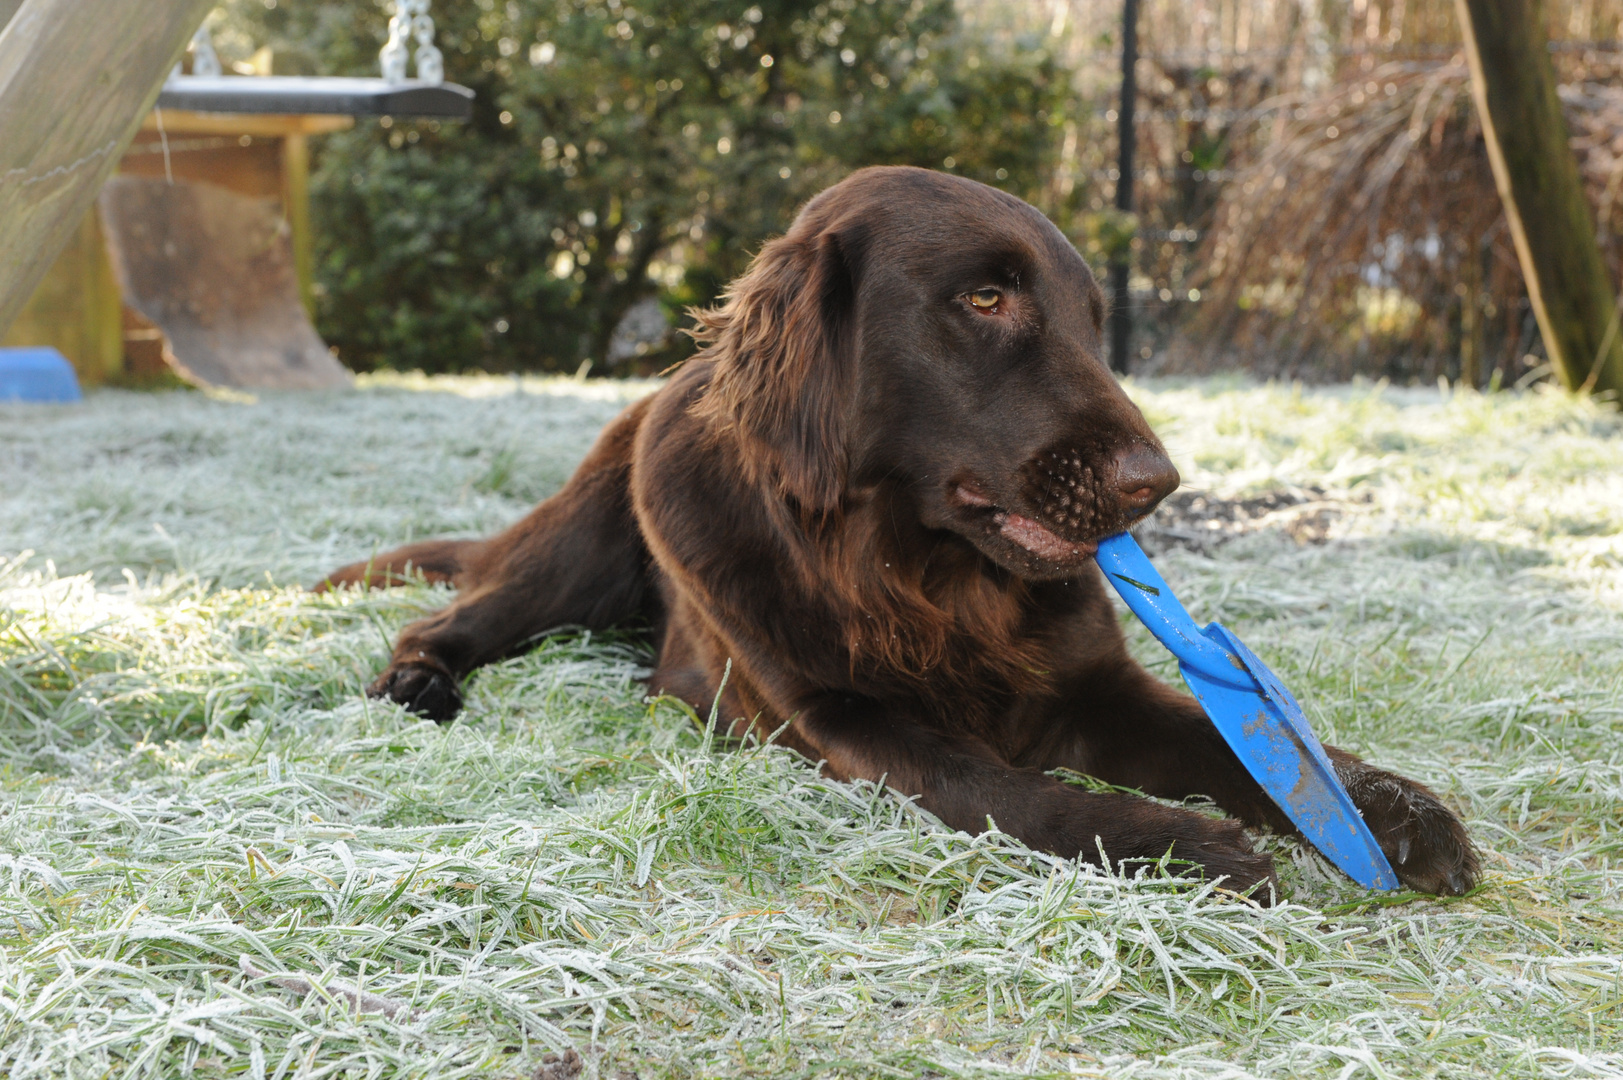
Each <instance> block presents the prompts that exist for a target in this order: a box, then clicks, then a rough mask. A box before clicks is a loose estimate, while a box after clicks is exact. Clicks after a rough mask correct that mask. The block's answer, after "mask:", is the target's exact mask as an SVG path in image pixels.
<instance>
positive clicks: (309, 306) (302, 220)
mask: <svg viewBox="0 0 1623 1080" xmlns="http://www.w3.org/2000/svg"><path fill="white" fill-rule="evenodd" d="M282 216H283V217H285V218H286V219H287V227H288V233H289V236H288V239H289V240H291V241H292V243H293V272H294V274H295V275H296V276H297V277H298V279H299V300H300V301H301V302H302V303H303V304H304V310H305V311H306V312H307V313H308V314H309V316H310V317H311V318H312V319H313V318H315V315H316V292H315V290H316V253H315V244H314V243H313V242H312V240H313V238H312V237H311V235H310V140H309V139H308V138H307V137H306V136H304V135H289V136H287V137H286V138H284V139H283V140H282Z"/></svg>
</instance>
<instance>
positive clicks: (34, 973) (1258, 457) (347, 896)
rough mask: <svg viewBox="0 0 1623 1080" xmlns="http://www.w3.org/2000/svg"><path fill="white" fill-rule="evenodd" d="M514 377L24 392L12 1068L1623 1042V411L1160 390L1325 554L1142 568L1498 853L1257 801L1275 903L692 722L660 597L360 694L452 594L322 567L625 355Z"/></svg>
mask: <svg viewBox="0 0 1623 1080" xmlns="http://www.w3.org/2000/svg"><path fill="white" fill-rule="evenodd" d="M514 389H515V386H514V383H513V381H512V380H511V379H496V378H491V379H462V380H448V379H427V380H425V379H400V378H395V379H388V380H381V379H380V380H368V381H363V384H362V388H361V390H360V391H359V392H356V393H352V394H344V395H330V396H322V395H300V396H288V397H279V396H268V395H267V396H264V397H262V398H260V399H259V400H257V401H248V400H244V399H240V398H238V399H217V398H208V397H205V396H203V395H199V394H172V395H138V394H125V393H113V392H107V393H98V394H94V395H92V396H91V398H90V399H89V400H88V401H87V402H86V404H85V405H83V406H82V407H79V408H76V409H50V408H46V409H22V408H19V407H10V408H4V409H0V558H3V559H4V562H3V563H0V1071H3V1072H5V1073H6V1074H7V1075H10V1076H14V1077H69V1076H72V1077H78V1076H98V1077H99V1076H118V1077H146V1076H151V1077H169V1076H181V1075H193V1076H222V1077H223V1076H230V1077H253V1078H256V1080H257V1078H260V1077H265V1078H271V1077H280V1078H288V1077H294V1076H309V1077H315V1076H339V1075H343V1076H368V1077H372V1076H378V1077H381V1076H391V1077H392V1076H413V1077H418V1076H432V1077H435V1078H436V1080H440V1078H450V1077H460V1076H497V1077H530V1076H536V1075H544V1076H548V1077H549V1080H550V1077H552V1076H557V1075H561V1074H560V1073H559V1072H558V1071H557V1067H556V1066H543V1065H542V1064H541V1063H542V1061H543V1058H544V1057H545V1056H546V1055H547V1054H549V1053H550V1054H557V1053H561V1052H562V1051H564V1050H565V1049H567V1048H573V1049H575V1050H576V1051H578V1052H579V1053H580V1055H581V1062H582V1072H581V1074H580V1075H582V1076H587V1077H602V1078H611V1077H626V1076H631V1075H635V1076H639V1077H643V1078H651V1077H664V1076H671V1077H690V1076H718V1077H719V1076H726V1077H732V1076H746V1075H759V1076H811V1075H819V1076H848V1077H874V1076H898V1077H913V1076H921V1075H942V1076H965V1077H982V1076H1005V1075H1017V1076H1089V1077H1112V1078H1114V1077H1143V1078H1157V1080H1160V1078H1186V1077H1187V1078H1194V1077H1281V1078H1284V1077H1303V1076H1326V1077H1353V1076H1372V1077H1411V1076H1413V1077H1422V1076H1438V1077H1477V1076H1484V1075H1504V1076H1514V1077H1590V1076H1620V1075H1623V1041H1620V1038H1619V1030H1618V1025H1619V1010H1620V1008H1623V921H1620V920H1623V870H1620V869H1619V868H1616V867H1613V865H1612V861H1613V860H1614V859H1616V858H1617V857H1618V854H1617V853H1618V850H1619V846H1620V841H1619V829H1620V821H1619V810H1618V807H1619V805H1620V803H1619V799H1620V796H1623V750H1620V740H1619V729H1620V726H1623V596H1620V576H1619V575H1620V569H1619V567H1620V565H1623V438H1620V437H1623V424H1620V422H1619V420H1618V418H1617V417H1616V416H1615V415H1614V414H1612V413H1610V412H1608V411H1606V410H1605V409H1604V408H1602V407H1597V406H1594V405H1592V404H1588V403H1582V402H1573V401H1569V400H1567V399H1565V398H1562V397H1559V396H1556V395H1546V394H1539V393H1533V394H1526V395H1518V396H1511V395H1504V396H1499V397H1494V398H1482V397H1478V396H1476V395H1471V394H1462V395H1442V394H1438V393H1434V392H1425V393H1417V392H1404V393H1394V392H1392V391H1387V390H1383V389H1382V388H1379V387H1367V386H1366V387H1352V388H1341V389H1339V390H1335V391H1326V392H1298V391H1293V390H1291V389H1289V388H1274V387H1256V386H1250V385H1246V384H1239V383H1233V384H1230V383H1222V382H1215V381H1207V382H1196V383H1172V382H1157V383H1152V384H1147V385H1146V384H1140V385H1137V386H1135V387H1133V393H1134V395H1135V396H1136V397H1137V399H1138V400H1139V401H1140V402H1141V404H1142V405H1143V406H1144V407H1145V409H1146V411H1147V412H1148V413H1149V415H1150V416H1151V418H1152V420H1154V421H1155V422H1156V423H1157V425H1158V426H1159V428H1160V429H1161V430H1162V431H1163V432H1164V433H1165V434H1166V436H1167V441H1168V444H1169V446H1170V447H1171V449H1172V450H1173V452H1174V456H1175V458H1176V459H1177V461H1178V464H1179V466H1180V468H1181V469H1182V470H1183V472H1184V475H1185V478H1186V481H1187V482H1189V483H1191V484H1194V485H1197V486H1200V487H1202V488H1205V489H1207V490H1209V491H1211V492H1212V493H1214V494H1216V495H1218V496H1224V497H1228V496H1236V497H1237V496H1244V495H1249V494H1255V493H1258V492H1264V491H1270V490H1278V489H1281V488H1292V487H1302V488H1306V487H1309V486H1311V487H1314V488H1322V489H1325V496H1324V498H1325V499H1327V500H1330V501H1332V502H1333V503H1334V504H1335V505H1336V506H1337V507H1338V508H1339V509H1340V511H1341V515H1340V517H1338V518H1337V519H1336V521H1335V523H1334V528H1333V534H1332V540H1331V542H1330V543H1328V544H1326V545H1323V546H1320V547H1297V546H1296V545H1295V544H1293V543H1292V542H1290V541H1289V540H1288V539H1285V538H1284V537H1283V536H1282V535H1280V534H1279V533H1278V532H1277V531H1271V530H1266V529H1265V530H1262V531H1261V532H1259V533H1257V534H1255V535H1251V536H1247V537H1244V538H1241V539H1238V540H1234V541H1232V542H1230V543H1228V544H1225V545H1223V546H1221V547H1218V548H1216V549H1214V550H1212V551H1211V552H1210V553H1209V554H1206V555H1198V554H1195V553H1192V552H1187V551H1170V552H1167V553H1165V554H1163V555H1160V556H1158V557H1157V561H1158V563H1160V564H1161V566H1162V569H1163V572H1164V573H1165V574H1166V576H1167V577H1168V579H1169V580H1171V581H1173V582H1174V583H1175V584H1176V585H1177V586H1178V588H1179V591H1180V593H1181V594H1182V595H1183V596H1184V598H1185V600H1186V601H1187V602H1189V603H1190V605H1191V606H1192V607H1193V608H1195V609H1196V612H1197V615H1205V616H1209V617H1210V616H1217V615H1221V617H1222V618H1223V619H1224V621H1225V622H1227V623H1228V624H1229V625H1230V626H1232V627H1234V628H1235V629H1236V630H1237V631H1238V632H1240V633H1241V634H1242V635H1243V636H1244V637H1245V638H1246V639H1247V641H1248V642H1249V643H1251V644H1252V645H1253V647H1255V648H1257V649H1258V651H1259V652H1261V653H1262V654H1263V655H1264V656H1266V657H1267V658H1268V659H1269V660H1270V662H1271V663H1273V664H1274V666H1275V667H1276V669H1277V670H1279V671H1280V673H1281V675H1283V676H1284V677H1285V679H1286V680H1287V682H1289V683H1290V684H1291V685H1292V686H1293V687H1294V688H1295V689H1296V691H1297V696H1298V697H1299V698H1301V699H1302V700H1303V703H1304V705H1305V706H1306V707H1307V709H1308V712H1309V714H1310V716H1311V718H1312V719H1313V721H1314V723H1315V725H1316V727H1318V728H1319V729H1320V731H1321V733H1323V734H1325V735H1326V736H1327V737H1330V738H1334V739H1336V740H1338V741H1340V742H1341V743H1342V744H1343V745H1346V746H1348V747H1350V748H1353V749H1356V750H1359V751H1360V752H1363V753H1365V754H1367V755H1368V756H1370V757H1372V758H1373V759H1375V760H1376V761H1378V762H1381V763H1383V764H1387V765H1390V766H1393V767H1396V768H1400V769H1402V770H1403V771H1406V772H1408V773H1409V774H1410V775H1413V776H1416V777H1418V778H1420V779H1422V780H1424V781H1426V782H1427V783H1429V784H1431V785H1432V786H1433V787H1434V788H1436V789H1437V790H1438V791H1439V792H1440V793H1442V794H1443V795H1444V797H1445V798H1446V799H1448V800H1449V801H1450V802H1451V803H1452V804H1454V805H1455V806H1456V807H1458V808H1460V809H1461V811H1462V812H1463V813H1464V814H1465V815H1466V816H1467V819H1468V821H1469V822H1470V827H1471V830H1472V833H1473V835H1474V836H1475V837H1476V838H1477V839H1478V840H1479V842H1480V843H1481V844H1482V846H1483V849H1484V856H1485V858H1484V862H1485V865H1486V868H1487V880H1486V884H1485V886H1484V888H1482V889H1481V890H1480V891H1479V892H1478V893H1477V894H1475V895H1473V896H1472V897H1469V898H1464V899H1452V900H1434V899H1430V898H1421V897H1414V896H1409V895H1401V896H1397V897H1378V896H1374V895H1372V894H1368V893H1365V892H1363V891H1361V890H1359V889H1358V888H1356V887H1355V886H1353V885H1352V884H1351V883H1349V882H1347V881H1346V880H1345V879H1342V878H1340V877H1338V876H1337V875H1335V874H1334V873H1333V872H1332V871H1330V870H1329V869H1328V868H1327V867H1326V865H1325V864H1324V863H1323V862H1322V861H1320V860H1319V859H1317V858H1316V857H1315V856H1313V855H1311V854H1309V853H1306V852H1304V851H1302V850H1301V849H1300V848H1298V847H1297V846H1296V845H1294V844H1292V843H1289V842H1285V841H1281V840H1278V839H1276V838H1264V839H1263V840H1262V841H1261V842H1262V843H1264V844H1265V845H1267V846H1268V847H1269V849H1270V850H1272V851H1273V852H1274V853H1275V855H1276V858H1277V859H1278V860H1279V863H1280V866H1281V870H1282V876H1283V878H1284V882H1285V886H1286V889H1287V891H1288V893H1289V896H1290V902H1288V903H1286V904H1283V905H1281V906H1279V907H1276V908H1274V909H1271V910H1266V911H1264V910H1259V909H1257V908H1255V907H1252V906H1251V905H1249V904H1246V903H1243V902H1239V901H1236V900H1235V899H1233V898H1231V897H1229V896H1227V895H1225V894H1223V893H1222V892H1220V891H1216V890H1213V889H1211V888H1210V887H1197V886H1190V885H1188V884H1186V883H1181V882H1177V881H1172V880H1167V879H1164V878H1159V877H1156V876H1155V875H1154V874H1147V875H1143V876H1141V877H1140V878H1139V879H1138V880H1135V881H1124V880H1121V879H1117V878H1112V877H1108V876H1105V875H1102V874H1099V873H1096V872H1093V871H1091V870H1089V869H1087V868H1085V867H1078V866H1076V865H1074V864H1071V863H1068V862H1065V861H1063V860H1057V859H1053V858H1051V857H1048V856H1045V855H1041V854H1036V853H1033V852H1031V851H1029V850H1026V849H1025V848H1023V847H1022V846H1021V845H1020V844H1018V843H1017V842H1015V841H1013V840H1011V839H1010V838H1007V837H1003V836H999V835H995V834H994V835H988V836H983V837H979V838H971V837H968V836H966V835H964V834H959V833H954V832H950V831H947V830H945V829H943V828H942V827H941V826H940V824H939V823H937V822H935V821H934V820H933V819H932V818H930V817H929V816H928V815H926V814H923V813H921V812H918V811H917V810H916V809H914V808H913V807H911V806H910V805H908V804H906V803H904V802H902V801H900V800H897V799H895V798H893V797H891V796H889V795H886V794H885V793H883V792H880V791H877V790H875V789H873V788H872V787H870V786H865V785H843V784H836V783H832V782H829V781H827V780H824V779H822V778H820V777H819V776H818V775H817V774H816V773H815V771H814V770H812V769H811V768H809V767H808V766H807V765H806V764H805V763H804V762H802V761H800V760H799V759H797V758H795V757H794V756H793V755H792V754H790V753H788V752H786V751H783V750H780V749H777V748H770V747H768V748H761V747H755V748H746V749H739V748H735V747H728V746H720V745H714V744H712V743H711V742H709V741H707V740H706V739H705V738H704V737H702V736H701V734H700V733H699V730H698V728H697V727H696V725H695V724H694V722H693V718H692V717H690V716H689V715H688V714H687V713H686V712H685V711H684V710H682V709H680V708H677V707H676V706H674V705H671V704H670V703H667V702H662V701H656V702H649V701H647V700H645V699H644V696H643V690H642V688H641V685H640V683H639V682H638V676H639V675H640V674H641V673H642V671H643V670H644V669H643V665H644V664H645V662H646V660H647V657H646V653H645V644H644V642H642V641H641V640H640V639H638V638H637V637H636V636H635V635H597V636H595V637H594V636H587V635H570V636H563V637H558V638H554V639H551V640H549V641H547V642H545V643H544V644H543V645H542V646H541V647H540V648H539V649H537V650H536V651H535V652H533V653H530V654H528V655H526V656H523V657H520V658H517V659H514V660H511V661H507V662H505V663H502V664H499V665H495V666H493V667H492V668H490V669H487V670H486V671H485V672H483V673H481V674H480V675H478V676H477V677H476V678H475V679H474V680H473V681H472V682H471V684H470V687H469V698H468V700H469V708H468V711H467V713H466V714H465V717H464V719H463V720H462V721H459V722H458V723H456V724H454V725H451V726H449V727H446V728H443V729H442V728H439V727H436V726H435V725H432V724H427V723H423V722H419V721H416V720H414V719H413V718H411V717H410V716H408V715H406V714H404V713H402V712H400V711H399V710H397V709H394V708H392V707H387V706H382V705H380V704H378V703H375V702H367V701H366V700H364V699H363V698H362V697H361V695H360V688H361V687H362V686H363V685H364V683H365V681H366V680H367V679H368V678H369V677H370V675H371V674H372V673H373V672H374V671H375V670H376V669H377V668H378V666H379V665H380V664H381V662H382V660H383V658H384V657H385V655H386V650H387V641H388V640H389V639H390V638H391V637H392V636H393V634H394V633H395V632H396V631H397V629H398V628H399V626H400V625H401V624H402V623H404V622H406V621H408V620H410V619H411V618H414V617H416V616H417V615H418V614H420V613H421V612H423V611H425V610H429V609H431V608H432V607H434V606H436V605H438V604H440V603H442V602H443V601H444V598H445V594H443V593H442V592H438V591H436V590H430V589H422V588H419V589H407V590H398V591H392V592H387V593H370V594H364V593H344V594H339V595H332V596H313V595H310V594H308V593H305V592H303V591H302V589H301V588H300V587H299V586H300V584H301V583H305V582H309V581H311V580H315V579H316V578H317V577H319V575H320V573H321V572H322V571H324V570H326V569H328V568H330V567H331V566H332V565H334V564H336V563H338V562H342V561H347V560H350V559H354V558H360V557H364V556H365V555H366V554H367V553H368V552H370V551H373V550H377V549H379V548H381V547H383V546H386V545H390V544H394V543H398V542H401V541H403V540H405V539H408V538H411V537H421V536H425V535H431V534H435V535H438V534H444V533H478V532H482V531H486V530H489V529H491V528H494V527H497V526H499V525H501V524H504V523H506V522H507V521H510V520H511V519H512V518H513V517H514V516H516V515H517V514H519V513H521V512H522V511H523V509H524V508H525V507H526V506H527V505H528V504H529V502H530V501H531V500H533V499H536V498H539V497H543V496H544V495H546V494H547V493H549V492H550V491H552V490H554V489H555V488H556V487H557V485H558V484H560V483H561V482H562V480H563V478H564V477H565V476H567V474H568V472H569V470H570V468H571V467H572V465H573V464H574V462H575V461H576V460H577V459H578V458H579V456H580V454H581V453H582V452H583V451H584V450H585V448H586V446H587V445H589V443H590V441H591V439H592V437H593V435H594V434H595V432H596V430H597V429H598V428H599V427H600V426H601V425H602V424H603V423H604V422H605V421H606V420H607V419H608V418H609V417H610V416H612V415H613V414H614V412H615V411H617V410H618V409H619V408H620V407H622V405H623V404H624V403H625V402H626V401H628V400H630V399H632V398H634V397H635V396H637V395H639V394H640V393H644V392H646V391H647V390H648V389H649V386H648V385H647V384H643V385H637V386H626V385H623V384H612V383H598V382H587V383H575V382H571V381H569V380H532V381H527V382H526V383H524V384H523V386H522V389H523V391H524V392H523V393H522V394H515V393H514ZM30 551H31V552H32V554H31V555H26V556H25V555H24V552H30ZM1133 633H1134V640H1135V647H1136V648H1137V649H1138V650H1139V652H1140V655H1141V656H1143V657H1144V658H1145V659H1146V660H1147V661H1149V662H1151V663H1152V664H1154V665H1156V666H1157V668H1158V670H1160V671H1162V672H1163V673H1164V674H1165V675H1167V677H1172V676H1173V671H1172V669H1171V666H1170V664H1168V663H1167V662H1166V661H1165V660H1163V659H1161V658H1160V657H1158V656H1157V655H1156V652H1155V650H1154V647H1153V646H1152V645H1151V643H1150V642H1149V640H1148V638H1147V637H1145V635H1143V633H1142V632H1140V631H1137V630H1134V631H1133ZM260 976H264V977H260ZM543 1068H551V1069H552V1070H553V1071H552V1072H551V1073H550V1074H548V1073H542V1072H538V1070H542V1069H543Z"/></svg>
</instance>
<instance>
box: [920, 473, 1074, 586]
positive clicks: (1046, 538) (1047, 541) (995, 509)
mask: <svg viewBox="0 0 1623 1080" xmlns="http://www.w3.org/2000/svg"><path fill="white" fill-rule="evenodd" d="M952 500H953V501H954V502H955V503H957V504H958V505H959V506H960V507H962V508H964V509H965V510H968V511H970V512H972V513H974V514H976V515H977V516H980V517H983V518H984V519H985V520H986V521H987V523H988V524H989V525H990V526H992V527H993V528H995V529H996V531H997V535H998V536H1000V537H1002V538H1003V539H1004V540H1006V541H1008V542H1009V543H1011V544H1013V545H1015V546H1016V547H1018V548H1021V549H1022V550H1024V551H1026V552H1028V553H1029V554H1031V555H1034V556H1036V557H1037V558H1038V559H1040V560H1042V561H1043V562H1045V563H1050V564H1053V565H1056V566H1071V565H1080V564H1081V563H1084V562H1086V561H1087V560H1089V559H1091V558H1093V556H1094V553H1095V552H1096V551H1098V549H1099V545H1098V543H1097V541H1093V540H1077V539H1072V538H1068V537H1064V536H1061V535H1059V534H1058V533H1056V532H1054V531H1053V530H1052V529H1050V528H1048V527H1047V526H1046V525H1042V524H1040V523H1039V522H1037V521H1035V520H1033V519H1032V518H1029V517H1026V516H1025V515H1024V514H1019V513H1016V512H1015V511H1013V510H1010V509H1007V508H1006V507H1002V506H999V505H997V504H996V503H994V502H993V501H992V499H991V498H990V497H989V496H988V495H986V494H985V493H984V492H982V491H981V490H980V489H979V488H977V487H975V486H974V485H972V484H968V483H959V484H956V485H954V487H953V490H952Z"/></svg>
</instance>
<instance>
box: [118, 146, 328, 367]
mask: <svg viewBox="0 0 1623 1080" xmlns="http://www.w3.org/2000/svg"><path fill="white" fill-rule="evenodd" d="M100 205H101V213H102V220H103V221H104V222H105V223H106V226H107V238H108V242H109V245H108V246H109V247H110V249H111V251H112V256H113V268H114V270H115V271H116V272H117V274H118V279H119V283H120V285H122V286H123V290H124V298H125V300H126V302H128V303H129V305H130V306H131V307H133V308H135V309H136V310H137V311H139V312H140V313H141V314H142V315H143V316H145V317H146V318H147V319H149V320H150V321H151V322H153V323H154V324H156V325H157V326H158V328H159V329H161V330H162V331H163V333H164V336H165V337H166V338H167V339H168V341H169V346H170V349H171V352H172V354H173V359H174V361H175V364H176V366H177V367H178V368H180V369H181V371H182V372H183V373H184V374H185V375H186V376H188V377H189V378H191V379H192V380H193V381H195V382H200V383H203V384H205V385H211V386H231V387H240V388H243V389H266V390H269V389H280V390H304V389H318V388H339V387H345V386H348V385H350V375H349V372H348V371H345V370H344V368H343V366H342V365H341V364H339V363H338V361H337V360H336V359H335V358H334V357H333V355H332V354H331V353H330V352H329V351H328V350H327V346H326V345H325V344H324V343H323V342H322V340H321V338H320V336H318V335H317V334H316V331H315V328H314V327H312V326H311V325H310V320H309V318H307V317H306V315H305V312H304V307H303V305H302V304H301V302H300V300H299V284H298V276H297V274H296V273H295V270H294V266H293V251H292V247H291V245H290V244H289V243H288V237H287V227H286V224H285V223H284V222H283V220H282V214H281V205H280V202H279V200H276V199H253V198H246V197H244V196H241V195H236V194H234V193H232V192H229V191H226V190H225V189H224V188H220V187H215V186H214V185H212V184H193V183H188V182H185V181H177V182H175V183H173V184H171V183H168V182H166V181H165V180H163V179H161V178H159V179H147V178H144V177H134V176H118V177H114V178H113V179H111V180H109V181H108V182H107V186H106V187H105V188H104V189H103V190H102V194H101V201H100Z"/></svg>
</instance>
